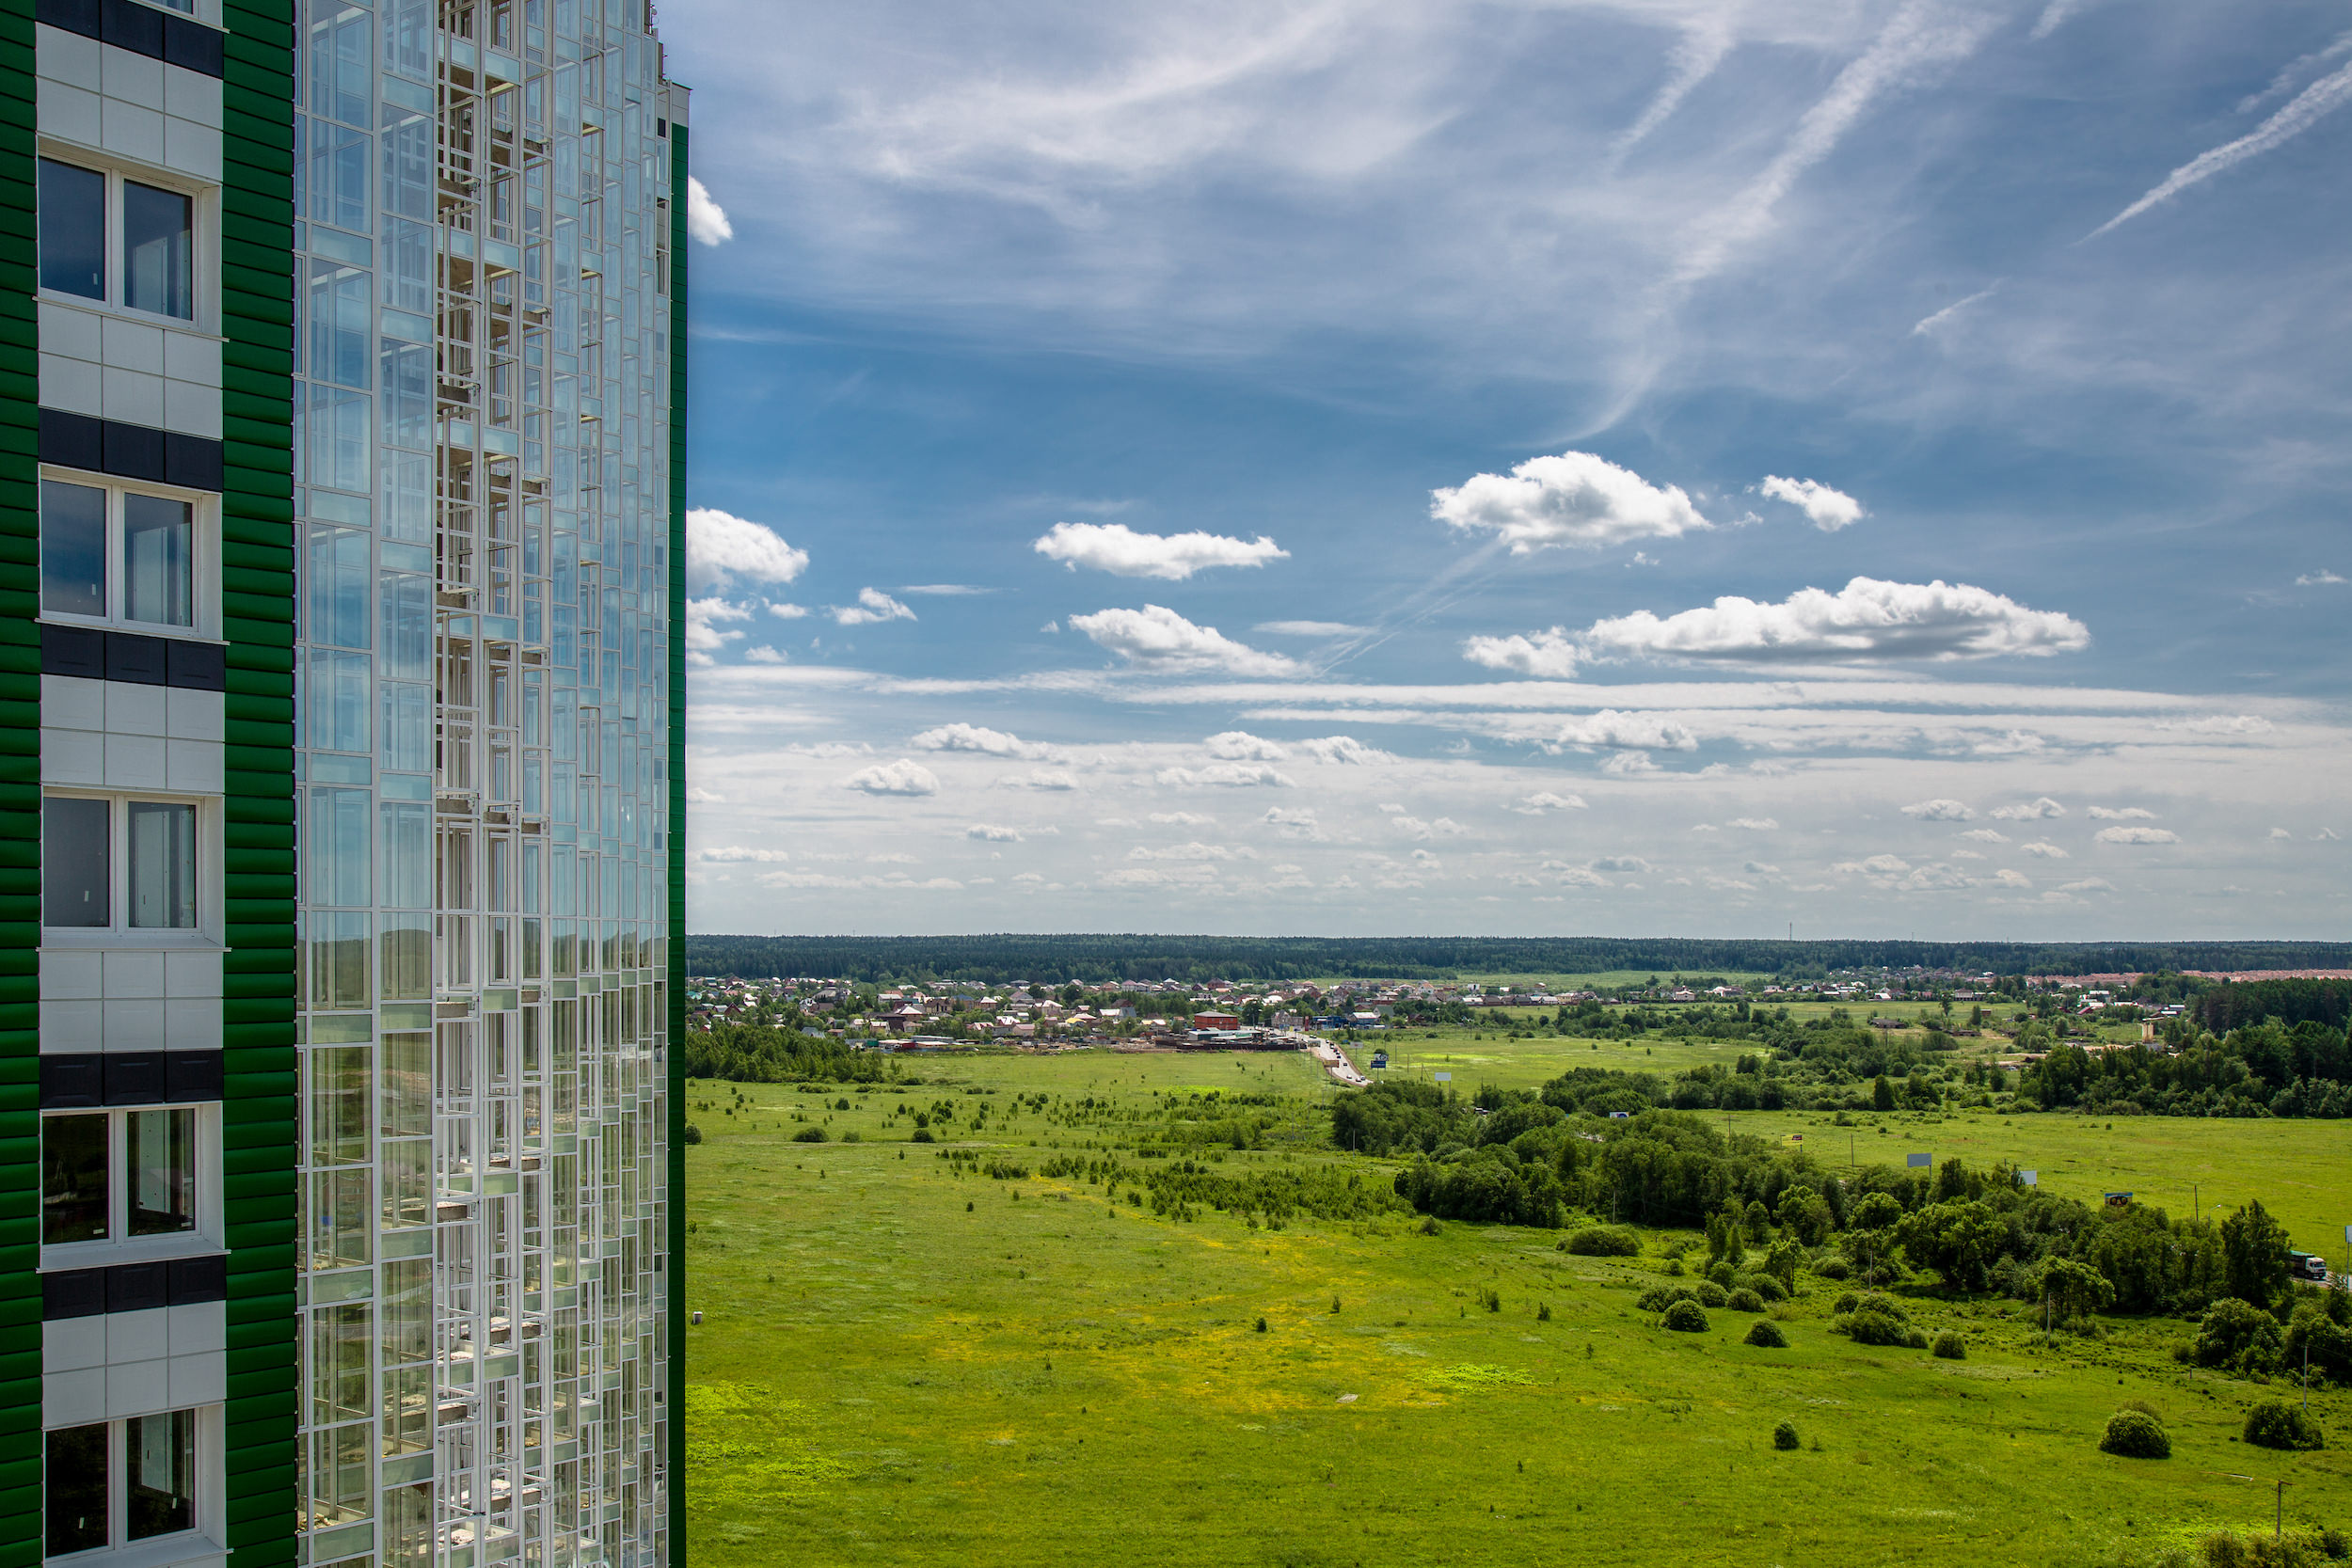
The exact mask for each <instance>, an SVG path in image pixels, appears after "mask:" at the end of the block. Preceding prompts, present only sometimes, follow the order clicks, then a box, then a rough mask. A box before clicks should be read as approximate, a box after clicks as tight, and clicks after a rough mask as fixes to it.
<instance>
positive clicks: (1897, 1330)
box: [1839, 1310, 1911, 1345]
mask: <svg viewBox="0 0 2352 1568" xmlns="http://www.w3.org/2000/svg"><path fill="white" fill-rule="evenodd" d="M1839 1326H1841V1327H1843V1328H1844V1329H1845V1331H1846V1337H1847V1338H1850V1339H1851V1340H1852V1341H1853V1342H1854V1343H1855V1344H1857V1345H1902V1344H1908V1343H1910V1341H1911V1331H1910V1330H1909V1329H1907V1328H1905V1327H1904V1326H1903V1325H1902V1324H1901V1323H1899V1321H1897V1320H1896V1319H1893V1318H1890V1317H1888V1316H1887V1315H1886V1314H1885V1313H1883V1312H1875V1311H1867V1310H1865V1311H1860V1312H1854V1313H1850V1314H1848V1315H1847V1316H1846V1317H1845V1318H1844V1319H1843V1320H1842V1321H1841V1323H1840V1325H1839Z"/></svg>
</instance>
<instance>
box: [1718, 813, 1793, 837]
mask: <svg viewBox="0 0 2352 1568" xmlns="http://www.w3.org/2000/svg"><path fill="white" fill-rule="evenodd" d="M1724 826H1725V827H1729V828H1745V829H1746V830H1747V831H1748V832H1752V833H1772V832H1779V831H1780V823H1779V821H1778V820H1777V819H1775V818H1773V817H1770V816H1735V817H1733V818H1732V819H1731V820H1730V821H1729V822H1727V823H1725V824H1724Z"/></svg>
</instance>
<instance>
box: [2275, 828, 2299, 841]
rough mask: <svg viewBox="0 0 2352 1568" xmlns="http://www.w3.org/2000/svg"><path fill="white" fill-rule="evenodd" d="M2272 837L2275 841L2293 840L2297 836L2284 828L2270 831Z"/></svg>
mask: <svg viewBox="0 0 2352 1568" xmlns="http://www.w3.org/2000/svg"><path fill="white" fill-rule="evenodd" d="M2270 836H2271V837H2272V838H2274V839H2280V838H2284V839H2292V838H2293V837H2294V836H2295V835H2294V834H2293V833H2291V832H2287V831H2286V830H2285V829H2284V828H2273V829H2271V830H2270Z"/></svg>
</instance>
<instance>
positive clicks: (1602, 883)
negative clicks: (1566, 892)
mask: <svg viewBox="0 0 2352 1568" xmlns="http://www.w3.org/2000/svg"><path fill="white" fill-rule="evenodd" d="M1559 871H1560V875H1559V878H1558V881H1559V884H1560V885H1561V886H1562V887H1607V886H1608V885H1609V879H1608V878H1606V877H1604V876H1602V875H1601V874H1600V873H1598V872H1597V871H1592V870H1588V869H1587V868H1585V867H1583V866H1581V865H1564V866H1561V867H1560V868H1559Z"/></svg>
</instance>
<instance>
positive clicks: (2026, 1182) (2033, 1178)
mask: <svg viewBox="0 0 2352 1568" xmlns="http://www.w3.org/2000/svg"><path fill="white" fill-rule="evenodd" d="M2017 1184H2018V1185H2019V1186H2021V1187H2039V1186H2041V1185H2042V1173H2041V1172H2040V1171H2038V1170H2021V1171H2019V1172H2018V1173H2017ZM2347 1228H2352V1227H2347Z"/></svg>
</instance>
